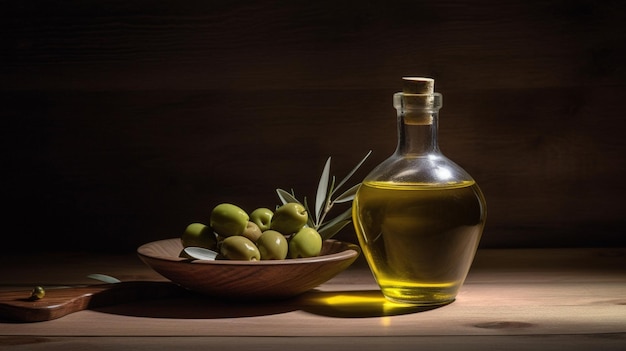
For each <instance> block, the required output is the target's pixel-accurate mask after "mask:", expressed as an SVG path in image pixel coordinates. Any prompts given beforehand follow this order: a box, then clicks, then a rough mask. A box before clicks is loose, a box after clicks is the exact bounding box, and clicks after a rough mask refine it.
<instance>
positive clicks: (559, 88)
mask: <svg viewBox="0 0 626 351" xmlns="http://www.w3.org/2000/svg"><path fill="white" fill-rule="evenodd" d="M1 4H2V11H0V49H1V54H0V60H1V61H0V106H1V108H0V120H1V121H2V128H0V140H2V148H0V150H1V151H0V158H1V160H2V166H3V169H2V170H3V171H2V172H1V173H0V177H2V178H1V179H0V180H1V181H2V184H5V186H3V187H2V190H1V194H2V198H3V200H4V202H5V203H6V206H5V210H4V211H2V215H1V216H2V217H1V219H2V222H3V225H4V227H5V228H6V229H7V232H9V233H20V235H13V238H14V240H15V242H16V243H17V244H18V245H22V246H25V245H28V250H31V251H45V250H48V249H51V248H54V249H58V250H64V249H76V250H89V251H101V250H105V251H109V252H132V251H133V250H134V249H135V248H136V247H137V246H139V245H141V244H143V243H146V242H149V241H153V240H157V239H163V238H169V237H173V236H176V235H178V234H179V233H181V232H182V231H183V230H184V228H185V227H186V225H187V224H189V223H191V222H193V221H205V220H206V218H207V216H208V212H209V210H210V208H212V207H213V206H214V205H215V204H217V203H218V202H221V201H229V202H236V203H238V204H240V205H241V206H242V207H244V208H246V209H250V210H251V209H253V208H255V207H257V206H273V205H275V204H277V202H278V198H277V196H276V194H275V193H274V189H275V188H276V187H283V188H286V189H291V188H293V189H295V190H296V192H297V193H299V194H302V195H307V196H309V198H311V197H312V196H314V194H313V193H314V191H315V189H316V185H317V181H318V179H319V174H320V172H321V169H322V167H323V164H324V162H325V160H326V158H327V157H328V156H332V157H333V171H334V173H335V174H336V175H337V176H342V175H344V174H346V173H347V171H349V169H350V168H351V167H352V165H354V164H356V162H358V160H360V158H361V157H362V156H363V155H364V154H365V153H366V152H367V151H368V150H373V154H372V156H371V158H370V161H369V162H368V163H366V164H365V165H364V170H369V169H371V168H372V167H373V166H374V165H376V164H377V163H378V162H380V161H382V160H383V159H384V158H385V157H387V156H388V155H389V154H391V153H392V152H393V150H394V148H395V143H396V135H395V134H396V126H395V110H394V109H393V107H392V94H393V93H394V92H396V91H398V90H400V89H401V77H402V76H406V75H423V76H431V77H433V78H435V80H436V83H435V89H436V90H437V91H438V92H441V93H442V94H443V97H444V98H443V101H444V105H443V108H442V110H441V120H440V143H441V148H442V150H443V152H444V153H445V154H446V155H447V156H449V157H450V158H451V159H453V160H454V161H456V162H457V163H459V164H460V165H461V166H463V167H464V168H465V169H466V170H467V171H468V172H469V173H470V174H472V175H473V176H474V177H475V178H476V180H477V181H478V183H479V184H480V186H481V187H482V189H483V191H484V193H485V196H486V199H487V204H488V208H489V214H488V220H487V227H486V230H485V235H484V237H483V241H482V242H481V245H482V247H484V248H490V247H491V248H494V247H496V248H497V247H514V248H515V247H590V246H594V247H602V246H605V247H606V246H613V245H616V244H620V243H623V234H622V233H623V228H624V225H625V224H626V223H625V221H624V216H623V214H624V213H625V207H624V202H623V199H624V198H626V182H624V181H622V180H623V179H624V178H626V167H625V166H624V163H623V162H622V161H623V157H624V155H625V154H626V141H625V140H626V139H625V138H624V137H623V135H624V127H625V123H626V122H625V121H626V118H624V117H625V116H624V101H625V99H626V85H625V82H626V70H625V69H624V65H623V62H626V2H623V1H614V0H608V1H595V0H578V1H563V0H548V1H534V0H531V1H527V0H514V1H505V2H498V3H494V2H493V1H489V0H479V1H474V0H473V1H467V0H465V1H464V0H440V1H394V2H390V1H387V0H385V1H382V0H374V1H367V2H360V3H356V2H353V1H335V0H332V1H330V0H322V1H307V2H304V1H252V0H243V1H227V2H224V1H204V0H190V1H175V0H153V1H144V0H131V1H117V0H94V1H88V2H85V1H80V0H69V1H37V0H35V1H2V2H1ZM362 176H364V174H363V173H359V174H357V175H356V177H355V180H357V179H359V178H358V177H362ZM86 233H89V235H88V237H90V238H91V237H95V238H97V239H96V240H95V241H94V240H91V239H89V240H87V238H86ZM590 233H593V235H591V234H590ZM342 235H343V237H342V238H348V239H352V238H353V237H352V235H353V233H351V232H350V231H349V230H348V229H346V231H345V232H343V233H342ZM0 250H2V251H6V252H11V251H12V250H13V248H12V247H11V246H4V245H3V246H0Z"/></svg>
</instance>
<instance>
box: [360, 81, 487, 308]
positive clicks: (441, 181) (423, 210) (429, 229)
mask: <svg viewBox="0 0 626 351" xmlns="http://www.w3.org/2000/svg"><path fill="white" fill-rule="evenodd" d="M398 94H400V95H398ZM398 94H396V102H398V103H397V104H396V107H397V108H398V131H399V141H398V148H397V149H396V152H395V153H394V154H393V155H392V156H390V157H389V158H388V159H387V160H385V161H383V162H382V163H381V164H380V165H378V166H377V167H376V168H374V169H373V170H372V171H371V172H370V174H369V175H368V176H366V177H365V179H364V180H363V182H362V184H361V186H360V188H359V190H358V192H357V194H356V196H355V199H354V201H353V209H352V210H353V213H352V214H353V216H352V218H353V221H354V225H355V229H356V233H357V237H358V240H359V244H360V245H361V248H362V250H363V254H364V256H365V258H366V260H367V262H368V264H369V266H370V268H371V270H372V273H373V275H374V277H375V279H376V281H377V283H378V285H379V286H380V288H381V291H382V293H383V295H385V297H387V298H388V299H390V300H392V301H396V302H402V303H412V304H418V305H442V304H446V303H449V302H451V301H453V300H454V299H455V297H456V295H457V293H458V291H459V289H460V287H461V286H462V285H463V283H464V281H465V278H466V276H467V273H468V272H469V269H470V266H471V263H472V261H473V259H474V255H475V253H476V250H477V248H478V244H479V241H480V237H481V235H482V231H483V228H484V224H485V218H486V202H485V198H484V196H483V194H482V192H481V190H480V188H479V187H478V184H476V182H475V180H474V179H473V178H472V177H471V176H470V175H469V174H468V173H467V172H465V171H464V170H463V169H462V168H461V167H459V166H458V165H457V164H455V163H454V162H452V161H451V160H449V159H448V158H447V157H445V156H444V155H443V154H441V152H440V151H439V149H438V146H437V144H436V133H437V119H438V109H439V107H440V106H441V104H440V100H441V98H440V96H439V103H438V104H437V103H435V104H434V105H429V106H427V107H426V108H425V107H424V106H422V105H421V104H420V105H419V106H418V107H416V108H415V107H414V108H412V109H407V108H405V106H404V105H403V103H404V102H406V101H405V100H404V98H405V96H404V95H405V94H402V93H398ZM432 101H435V102H436V101H437V99H436V98H435V99H433V100H432ZM409 110H410V111H409Z"/></svg>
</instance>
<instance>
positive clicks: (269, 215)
mask: <svg viewBox="0 0 626 351" xmlns="http://www.w3.org/2000/svg"><path fill="white" fill-rule="evenodd" d="M308 218H309V215H308V213H307V210H306V209H305V208H304V206H302V205H301V204H299V203H295V202H293V203H286V204H284V205H282V206H280V207H278V208H277V209H276V211H275V212H274V211H272V210H270V209H268V208H264V207H262V208H257V209H255V210H254V211H252V212H251V213H250V214H249V215H248V213H246V212H245V211H244V210H243V209H242V208H240V207H238V206H236V205H233V204H229V203H222V204H219V205H217V206H215V208H213V210H212V211H211V216H210V223H209V225H206V224H203V223H192V224H190V225H188V226H187V228H186V229H185V231H184V232H183V234H182V236H181V242H182V245H183V247H184V248H186V247H192V246H193V247H202V248H205V249H209V250H213V251H215V252H217V253H218V254H219V255H218V259H229V260H244V261H258V260H284V259H286V258H299V257H314V256H318V255H319V254H320V251H321V250H322V237H321V236H320V234H319V233H318V232H317V231H316V230H315V229H314V228H311V227H308V226H307V225H306V224H307V221H308ZM181 256H184V251H183V252H181Z"/></svg>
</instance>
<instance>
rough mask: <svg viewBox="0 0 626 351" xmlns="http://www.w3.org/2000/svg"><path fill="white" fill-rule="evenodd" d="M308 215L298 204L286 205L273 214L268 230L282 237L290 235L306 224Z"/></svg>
mask: <svg viewBox="0 0 626 351" xmlns="http://www.w3.org/2000/svg"><path fill="white" fill-rule="evenodd" d="M308 219H309V214H308V212H307V210H306V208H304V206H302V205H301V204H299V203H296V202H290V203H286V204H284V205H282V206H280V207H279V208H277V209H276V212H274V216H272V222H271V223H270V228H271V229H272V230H275V231H277V232H279V233H282V234H284V235H290V234H293V233H295V232H297V231H299V230H300V229H301V228H302V227H304V225H305V224H306V223H307V220H308Z"/></svg>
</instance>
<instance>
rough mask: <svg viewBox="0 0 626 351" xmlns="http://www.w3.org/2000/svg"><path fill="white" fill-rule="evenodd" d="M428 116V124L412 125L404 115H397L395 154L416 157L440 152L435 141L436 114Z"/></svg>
mask: <svg viewBox="0 0 626 351" xmlns="http://www.w3.org/2000/svg"><path fill="white" fill-rule="evenodd" d="M429 115H430V116H432V119H431V121H430V123H424V124H413V123H410V118H407V116H406V115H405V114H402V113H398V146H397V148H396V153H397V154H400V155H403V156H412V157H418V156H426V155H430V154H438V153H439V152H440V151H439V144H438V141H437V129H438V128H437V127H438V124H437V121H438V113H431V114H429Z"/></svg>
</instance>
